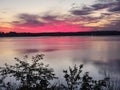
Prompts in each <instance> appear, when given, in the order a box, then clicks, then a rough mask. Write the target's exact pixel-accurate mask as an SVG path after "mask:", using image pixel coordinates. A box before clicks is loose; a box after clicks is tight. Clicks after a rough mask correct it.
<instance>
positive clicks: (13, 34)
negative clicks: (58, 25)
mask: <svg viewBox="0 0 120 90" xmlns="http://www.w3.org/2000/svg"><path fill="white" fill-rule="evenodd" d="M119 35H120V31H89V32H53V33H52V32H51V33H16V32H9V33H4V32H0V37H31V36H32V37H37V36H119Z"/></svg>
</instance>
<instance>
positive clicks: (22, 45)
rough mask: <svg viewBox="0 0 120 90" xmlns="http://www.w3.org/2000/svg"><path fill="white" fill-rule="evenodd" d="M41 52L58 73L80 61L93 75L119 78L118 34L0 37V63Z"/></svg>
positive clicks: (11, 61)
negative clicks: (115, 35)
mask: <svg viewBox="0 0 120 90" xmlns="http://www.w3.org/2000/svg"><path fill="white" fill-rule="evenodd" d="M39 53H44V54H45V57H44V59H45V60H44V62H45V63H47V64H49V65H50V67H52V68H54V69H55V73H56V75H57V76H58V77H62V76H63V74H61V73H62V70H63V69H67V68H68V67H69V66H74V65H75V64H77V65H80V64H84V69H83V70H84V71H89V72H90V74H91V75H92V76H94V77H95V78H97V79H98V78H103V77H104V76H105V73H107V74H109V75H110V76H111V78H112V79H113V80H117V81H119V80H120V77H119V76H120V69H119V68H120V37H79V36H77V37H14V38H0V65H1V66H3V65H4V63H9V64H14V63H15V60H14V57H20V58H21V57H22V56H24V55H29V56H31V55H35V54H39Z"/></svg>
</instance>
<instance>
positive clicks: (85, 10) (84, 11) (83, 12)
mask: <svg viewBox="0 0 120 90" xmlns="http://www.w3.org/2000/svg"><path fill="white" fill-rule="evenodd" d="M71 13H72V14H73V15H88V14H91V13H92V9H91V8H90V7H84V8H82V9H80V10H79V9H77V10H76V9H74V10H71Z"/></svg>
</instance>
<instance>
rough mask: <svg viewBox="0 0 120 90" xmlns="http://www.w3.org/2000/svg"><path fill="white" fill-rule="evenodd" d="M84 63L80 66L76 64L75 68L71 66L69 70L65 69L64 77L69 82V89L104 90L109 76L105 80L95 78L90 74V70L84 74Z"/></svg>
mask: <svg viewBox="0 0 120 90" xmlns="http://www.w3.org/2000/svg"><path fill="white" fill-rule="evenodd" d="M82 68H83V65H80V66H79V68H78V67H77V66H76V65H75V66H74V67H73V68H71V67H69V72H68V70H64V71H63V72H64V74H65V75H64V78H65V81H66V82H67V86H68V87H67V88H68V90H76V89H78V88H80V90H103V88H104V87H106V86H107V82H108V80H109V78H107V77H106V78H104V79H103V80H98V81H97V80H94V79H93V78H92V77H90V76H89V73H88V72H85V74H83V75H81V74H82Z"/></svg>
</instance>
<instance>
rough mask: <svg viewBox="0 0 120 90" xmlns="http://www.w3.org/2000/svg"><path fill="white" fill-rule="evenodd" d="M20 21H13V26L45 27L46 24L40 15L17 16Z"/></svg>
mask: <svg viewBox="0 0 120 90" xmlns="http://www.w3.org/2000/svg"><path fill="white" fill-rule="evenodd" d="M17 18H18V19H19V20H18V21H13V24H15V25H20V26H31V27H32V26H43V25H44V22H42V21H40V20H39V19H40V17H39V16H38V15H31V14H20V15H18V16H17Z"/></svg>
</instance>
